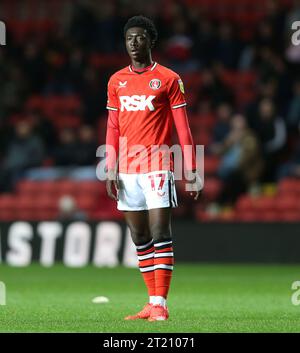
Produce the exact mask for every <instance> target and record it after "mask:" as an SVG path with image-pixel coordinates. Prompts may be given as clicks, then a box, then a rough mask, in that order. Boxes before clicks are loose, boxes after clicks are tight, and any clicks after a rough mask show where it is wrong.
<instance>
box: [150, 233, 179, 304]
mask: <svg viewBox="0 0 300 353" xmlns="http://www.w3.org/2000/svg"><path fill="white" fill-rule="evenodd" d="M154 248H155V254H154V272H155V293H156V302H155V304H159V305H162V306H166V299H167V296H168V292H169V288H170V283H171V279H172V271H173V265H174V253H173V243H172V239H168V240H164V241H157V242H155V243H154Z"/></svg>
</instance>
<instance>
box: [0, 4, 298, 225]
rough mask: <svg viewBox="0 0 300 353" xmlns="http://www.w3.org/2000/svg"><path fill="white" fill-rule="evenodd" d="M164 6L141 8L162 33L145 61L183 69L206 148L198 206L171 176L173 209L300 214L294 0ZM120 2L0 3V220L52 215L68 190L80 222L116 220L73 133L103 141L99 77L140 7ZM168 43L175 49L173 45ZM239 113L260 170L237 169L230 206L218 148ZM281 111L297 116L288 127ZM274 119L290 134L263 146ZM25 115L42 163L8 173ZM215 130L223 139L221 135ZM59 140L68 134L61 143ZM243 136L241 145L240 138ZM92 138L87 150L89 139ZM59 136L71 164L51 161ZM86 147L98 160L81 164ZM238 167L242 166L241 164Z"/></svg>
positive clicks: (271, 135) (117, 55)
mask: <svg viewBox="0 0 300 353" xmlns="http://www.w3.org/2000/svg"><path fill="white" fill-rule="evenodd" d="M104 3H105V6H104V7H103V4H104ZM149 3H150V4H155V1H150V2H149ZM163 3H164V4H163V6H160V9H162V12H161V13H159V12H158V11H155V7H154V6H153V8H152V7H151V6H150V5H149V6H145V7H144V8H143V7H142V8H141V9H138V10H139V12H140V10H141V11H142V12H143V13H145V15H147V14H148V13H149V15H151V16H152V17H154V20H155V21H156V23H157V26H158V31H159V33H160V39H159V44H158V47H157V48H156V49H155V51H154V55H153V56H154V58H155V60H157V61H159V62H161V63H162V64H165V65H167V66H169V67H171V68H173V69H174V70H175V71H178V72H179V73H180V74H181V77H182V79H183V81H184V84H185V89H186V99H187V102H188V109H189V119H190V126H191V130H192V133H193V137H194V140H195V143H196V144H201V145H204V146H205V164H204V165H205V188H204V190H203V193H202V194H203V195H202V198H201V201H200V203H199V205H197V206H194V205H193V204H192V203H191V200H190V199H189V198H188V197H187V195H186V193H185V190H184V182H178V193H179V200H180V202H181V204H182V206H181V207H180V208H178V209H177V210H175V215H176V216H178V217H193V218H195V219H197V220H199V221H201V222H212V221H213V222H216V221H218V222H230V221H236V222H252V221H259V222H270V221H282V222H293V221H299V220H300V157H299V155H298V157H297V158H298V159H297V158H296V159H295V153H296V152H295V151H296V150H297V146H298V140H299V133H300V130H299V129H300V109H299V108H297V106H298V107H299V106H300V103H299V101H300V96H299V95H297V90H296V89H295V90H294V91H293V90H292V89H291V87H293V85H296V84H297V82H299V80H300V77H299V73H300V72H299V69H297V67H299V63H300V59H298V60H299V61H298V62H296V63H295V62H293V61H291V60H290V58H289V57H288V54H287V49H288V46H289V41H288V40H287V38H288V35H289V33H290V32H289V28H290V27H289V19H290V18H292V14H293V13H295V12H297V11H299V7H298V5H297V2H295V4H294V3H293V1H287V0H284V1H275V0H261V1H253V0H241V1H235V0H226V1H225V0H222V1H218V0H214V1H212V0H189V1H184V2H183V1H173V0H164V1H163ZM126 4H127V5H126V6H127V8H126V11H125V9H124V6H125V5H124V4H123V3H121V2H119V1H104V2H103V3H102V2H101V5H102V12H101V11H100V12H99V9H100V7H99V6H98V5H97V2H96V1H87V2H73V1H70V0H52V1H36V0H25V1H23V2H16V1H8V0H3V1H1V4H0V13H1V16H2V19H3V20H4V21H5V22H6V23H7V28H8V36H9V43H10V44H9V46H8V47H7V50H6V51H5V52H1V53H0V62H1V67H2V68H5V69H4V70H3V69H0V70H2V71H3V72H1V73H2V74H3V77H4V79H5V80H4V81H5V83H4V84H3V85H2V87H1V88H0V96H1V98H0V124H1V125H0V127H1V136H0V137H1V145H0V158H1V159H0V163H1V170H2V171H1V173H0V187H1V194H0V220H1V221H9V220H15V219H20V220H23V219H24V220H25V219H29V220H51V219H57V218H58V217H59V211H58V205H59V200H60V198H61V197H62V196H64V195H69V196H71V197H73V198H74V200H75V201H76V204H77V206H78V208H79V209H80V210H82V211H83V212H84V213H85V214H86V217H87V218H88V219H120V218H121V217H122V215H121V214H120V212H118V211H117V210H116V209H115V205H114V203H113V202H112V201H111V200H109V199H108V197H107V195H106V191H105V185H104V182H100V181H98V180H97V178H96V164H97V162H98V160H97V158H96V150H95V149H94V150H93V149H91V148H90V149H88V147H87V145H88V143H87V144H86V145H84V144H82V141H81V142H80V136H79V130H80V128H81V127H83V126H89V127H91V128H92V129H93V130H94V131H95V133H96V135H97V136H96V139H97V141H96V143H97V145H102V144H103V143H104V142H105V130H106V112H105V101H106V84H107V80H108V78H109V75H110V74H111V73H113V72H114V71H115V70H117V69H120V68H121V67H123V66H125V65H127V63H128V60H127V57H126V55H125V54H124V50H123V44H122V39H123V38H122V26H123V24H124V22H125V20H126V18H127V17H129V16H130V15H133V14H134V13H135V12H136V10H137V9H136V8H135V6H136V3H135V2H131V1H129V2H126ZM103 9H104V10H103ZM151 11H152V12H151ZM179 24H180V26H179ZM179 28H181V29H180V30H179ZM179 37H181V38H182V37H185V38H187V39H189V40H190V42H191V43H192V45H191V46H190V47H185V48H183V47H181V43H182V42H181V41H180V38H179ZM170 38H172V39H173V41H172V42H171V41H170ZM174 41H175V42H176V46H175V50H174V47H173V48H172V50H170V46H171V45H173V44H172V43H174ZM168 48H169V49H168ZM176 48H177V49H176ZM179 52H180V53H182V52H184V53H185V55H184V57H181V58H180V56H178V53H179ZM226 53H231V55H230V56H229V55H226ZM264 99H267V100H270V101H271V106H272V105H273V106H274V111H272V112H271V113H270V114H269V113H268V112H266V113H265V112H264V111H263V110H264V109H265V110H268V108H263V107H261V108H260V106H261V102H262V101H263V100H264ZM292 102H294V103H293V105H292ZM295 102H296V103H295ZM297 102H298V103H297ZM223 103H226V104H229V106H230V107H231V109H232V113H231V116H230V119H229V121H228V122H225V121H221V120H220V117H219V116H218V113H217V110H218V107H220V105H222V104H223ZM297 104H298V105H297ZM270 109H271V110H272V109H273V108H272V107H271V108H270ZM297 109H298V110H297ZM295 111H296V113H295ZM298 113H299V115H297V114H298ZM236 114H241V115H243V116H244V117H245V119H246V122H247V126H248V127H249V129H251V133H252V134H253V136H254V138H255V139H256V142H257V146H259V147H258V148H260V155H261V158H262V160H263V164H264V171H262V172H261V173H258V176H257V177H256V179H255V180H254V179H253V178H252V179H251V178H250V179H251V180H250V179H249V177H248V174H249V171H247V175H244V174H243V173H244V172H243V173H242V176H241V175H239V179H237V180H238V182H237V183H239V182H241V184H242V186H243V187H241V191H240V192H238V193H237V197H236V199H235V200H234V202H223V200H224V199H223V196H224V192H226V190H227V189H226V188H228V185H229V181H228V177H224V176H222V175H221V167H222V166H223V164H224V163H225V159H226V160H227V157H228V158H229V155H226V151H225V150H224V148H223V147H224V144H226V143H227V142H226V141H227V140H226V139H227V138H228V136H229V135H230V132H232V131H231V129H233V128H232V125H231V124H232V121H233V119H232V118H233V116H234V115H236ZM288 116H296V123H295V120H293V124H294V125H291V124H290V122H289V120H288ZM297 116H299V118H298V119H297ZM264 117H266V118H265V119H264ZM279 118H280V119H281V120H282V121H283V127H282V129H283V130H284V133H285V134H286V136H287V137H286V141H284V145H282V146H279V148H278V149H277V150H276V151H275V150H272V151H271V150H270V147H268V146H270V145H272V143H273V142H274V141H273V140H276V141H277V140H278V138H279V137H278V136H277V135H276V134H277V131H278V130H277V128H278V124H279V123H278V121H279V120H278V119H279ZM23 121H26V122H28V123H29V124H30V126H31V129H32V130H31V131H30V132H29V137H30V138H33V137H34V136H37V137H38V138H39V139H40V141H42V144H43V149H44V151H43V161H42V162H41V163H40V164H39V165H34V166H30V165H26V166H25V165H24V166H23V167H22V168H18V169H14V170H12V169H11V168H8V167H7V165H8V161H7V159H8V156H9V154H10V153H12V149H13V146H12V145H13V143H19V140H18V139H17V138H16V132H15V129H16V126H17V125H18V124H19V123H20V122H23ZM217 125H218V126H219V127H220V129H221V132H222V134H223V135H224V136H223V139H221V140H218V141H216V126H217ZM295 126H296V128H295ZM297 128H298V130H297ZM247 129H248V128H247ZM283 130H282V131H283ZM247 131H250V130H247ZM64 132H66V133H65V134H64ZM62 135H63V136H64V140H63V141H60V138H61V136H62ZM243 136H244V137H241V138H240V140H239V143H240V144H241V145H243V143H244V140H243V139H246V137H245V136H246V135H243ZM29 137H28V138H29ZM272 141H273V142H272ZM89 142H90V145H89V146H93V145H92V143H93V138H92V137H91V140H90V141H89ZM58 143H63V144H64V145H63V147H59V149H60V150H59V152H60V154H61V152H62V151H63V152H64V153H66V156H68V154H67V153H68V148H69V151H71V152H72V155H74V160H72V161H70V163H69V165H64V164H61V163H59V162H58V154H57V146H62V145H59V144H58ZM246 146H247V143H246ZM64 148H65V150H64ZM85 148H86V150H85ZM83 150H84V151H86V155H87V156H85V157H86V158H87V159H86V160H93V158H94V163H92V164H88V163H84V162H79V158H83V157H82V155H81V154H80V153H81V152H82V151H83ZM91 150H92V151H94V152H92V154H91ZM270 151H271V152H272V153H271V152H270ZM274 151H275V152H274ZM60 157H61V155H60ZM60 160H61V159H60ZM80 160H81V161H82V159H80ZM292 162H293V163H294V164H293V166H294V167H293V168H288V169H287V170H288V172H285V173H284V175H282V174H280V173H279V170H280V168H281V167H282V166H284V165H286V164H287V163H289V166H290V165H291V163H292ZM249 163H250V162H248V166H249ZM82 167H84V168H82ZM250 167H251V163H250ZM33 168H34V169H33ZM79 168H81V169H79ZM89 168H90V169H89ZM235 168H236V169H235V171H236V170H238V171H240V170H241V167H240V165H238V164H237V165H236V166H235ZM248 169H249V168H248ZM250 169H251V168H250ZM75 174H76V177H74V175H75ZM240 174H241V173H240ZM230 176H232V175H231V174H230ZM234 177H236V175H234ZM241 179H242V180H241ZM7 180H9V182H7ZM234 180H236V179H234ZM8 185H13V186H12V188H11V187H8Z"/></svg>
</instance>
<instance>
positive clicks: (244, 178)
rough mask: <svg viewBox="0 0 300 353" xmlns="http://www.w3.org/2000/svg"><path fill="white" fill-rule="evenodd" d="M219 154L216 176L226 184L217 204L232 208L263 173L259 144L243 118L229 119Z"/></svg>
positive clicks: (238, 116) (236, 116) (235, 116)
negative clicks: (219, 161)
mask: <svg viewBox="0 0 300 353" xmlns="http://www.w3.org/2000/svg"><path fill="white" fill-rule="evenodd" d="M219 154H220V155H221V163H220V166H219V171H218V174H219V176H220V178H221V179H222V180H223V181H224V183H225V188H224V190H223V192H222V194H221V196H220V198H219V201H220V203H222V204H231V205H232V204H233V203H234V202H235V201H236V199H237V197H238V196H239V195H240V194H242V193H244V192H246V191H247V190H248V189H250V188H251V187H253V186H255V185H256V184H257V183H258V182H259V181H260V177H261V174H262V170H263V161H262V158H261V151H260V145H259V141H258V139H257V137H256V136H255V134H254V133H253V131H251V130H250V129H249V127H248V126H247V121H246V118H245V117H244V116H243V115H240V114H237V115H234V116H233V117H232V120H231V129H230V132H229V134H228V136H227V138H226V139H225V141H224V143H223V144H222V147H221V148H220V150H219Z"/></svg>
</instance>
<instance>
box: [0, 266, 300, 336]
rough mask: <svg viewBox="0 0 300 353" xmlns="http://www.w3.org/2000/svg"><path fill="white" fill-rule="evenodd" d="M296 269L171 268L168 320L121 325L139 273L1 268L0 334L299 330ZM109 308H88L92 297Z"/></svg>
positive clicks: (139, 299)
mask: <svg viewBox="0 0 300 353" xmlns="http://www.w3.org/2000/svg"><path fill="white" fill-rule="evenodd" d="M296 280H300V266H299V265H297V266H277V265H271V266H270V265H268V266H260V265H201V264H191V265H185V264H176V267H175V270H174V276H173V281H172V287H171V291H170V295H169V301H168V304H169V310H170V319H169V320H168V321H166V322H148V321H144V320H138V321H130V322H128V321H124V320H123V318H124V316H126V315H128V314H132V313H134V312H136V311H137V310H138V309H139V308H141V307H142V305H143V304H144V303H145V302H146V300H147V297H146V291H145V287H144V284H143V282H142V279H141V275H140V274H139V272H138V270H137V269H127V268H122V267H118V268H114V269H107V268H95V267H85V268H82V269H70V268H65V267H64V266H62V265H55V266H54V267H51V268H43V267H41V266H39V265H31V266H29V267H26V268H12V267H8V266H5V265H1V266H0V281H3V282H4V283H5V284H6V289H7V303H6V305H5V306H0V332H149V333H151V332H300V306H295V305H293V304H292V302H291V295H292V293H293V291H292V289H291V285H292V283H293V282H294V281H296ZM99 295H103V296H107V297H109V299H110V302H109V303H107V304H93V303H92V298H93V297H95V296H99Z"/></svg>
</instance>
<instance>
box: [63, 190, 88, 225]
mask: <svg viewBox="0 0 300 353" xmlns="http://www.w3.org/2000/svg"><path fill="white" fill-rule="evenodd" d="M58 210H59V213H58V219H59V220H60V221H85V220H87V215H86V214H85V212H83V211H81V210H79V209H78V207H77V205H76V201H75V200H74V198H73V197H72V196H69V195H64V196H62V197H61V198H60V199H59V202H58Z"/></svg>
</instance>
